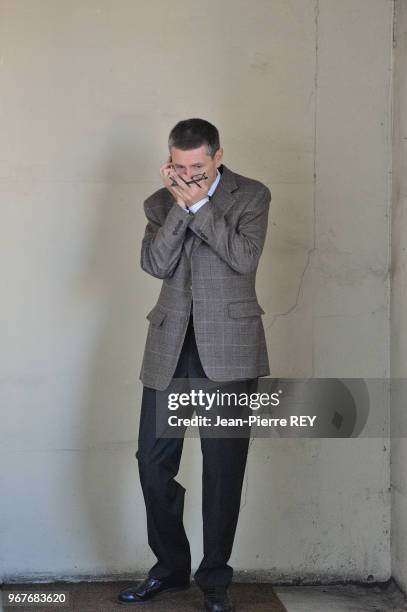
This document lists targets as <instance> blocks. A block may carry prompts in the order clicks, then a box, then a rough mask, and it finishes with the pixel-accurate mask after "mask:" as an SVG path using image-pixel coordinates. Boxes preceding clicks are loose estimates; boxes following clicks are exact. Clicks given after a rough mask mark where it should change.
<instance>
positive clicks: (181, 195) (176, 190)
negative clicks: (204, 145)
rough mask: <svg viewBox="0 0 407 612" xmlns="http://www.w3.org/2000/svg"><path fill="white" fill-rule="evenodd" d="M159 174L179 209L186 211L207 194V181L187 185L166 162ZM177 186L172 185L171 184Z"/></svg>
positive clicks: (169, 162) (169, 163) (168, 162)
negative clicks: (174, 183)
mask: <svg viewBox="0 0 407 612" xmlns="http://www.w3.org/2000/svg"><path fill="white" fill-rule="evenodd" d="M160 174H161V177H162V179H163V182H164V186H165V187H166V188H167V189H168V191H170V193H172V195H173V196H174V198H175V201H176V203H177V204H178V206H181V208H184V209H185V210H188V208H189V207H190V206H192V204H195V203H196V202H199V200H201V199H202V198H205V197H206V196H207V195H208V192H209V187H210V185H209V179H208V178H206V179H203V180H200V181H199V182H198V181H197V182H196V183H192V182H190V183H189V184H187V183H186V181H184V179H183V178H182V177H181V176H179V175H178V174H177V173H176V172H175V170H174V167H173V165H172V163H171V161H170V160H168V161H167V162H166V163H165V164H163V165H162V166H161V167H160ZM174 181H175V182H176V183H177V185H173V184H172V183H173V182H174Z"/></svg>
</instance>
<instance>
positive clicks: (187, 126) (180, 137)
mask: <svg viewBox="0 0 407 612" xmlns="http://www.w3.org/2000/svg"><path fill="white" fill-rule="evenodd" d="M202 145H206V146H207V150H208V155H210V156H211V157H212V159H213V157H214V156H215V153H216V151H217V150H218V149H219V147H220V143H219V132H218V130H217V129H216V127H215V126H214V125H212V123H209V121H205V119H197V118H194V119H184V120H183V121H179V122H178V123H177V124H176V125H175V126H174V127H173V128H172V130H171V132H170V135H169V137H168V149H169V151H170V152H171V147H175V148H176V149H181V150H182V151H188V150H189V149H199V147H201V146H202Z"/></svg>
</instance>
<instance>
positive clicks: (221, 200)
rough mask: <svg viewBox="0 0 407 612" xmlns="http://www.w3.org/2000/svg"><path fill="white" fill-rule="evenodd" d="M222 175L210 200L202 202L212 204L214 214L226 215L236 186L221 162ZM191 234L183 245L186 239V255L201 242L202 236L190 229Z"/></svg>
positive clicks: (232, 176) (230, 173)
mask: <svg viewBox="0 0 407 612" xmlns="http://www.w3.org/2000/svg"><path fill="white" fill-rule="evenodd" d="M220 170H221V174H222V177H221V179H220V181H219V183H218V186H217V187H216V189H215V192H214V194H213V196H211V199H210V202H207V203H206V204H204V206H212V207H213V209H214V211H213V212H214V214H216V215H221V216H223V215H226V213H227V211H228V210H229V208H230V207H231V206H232V205H233V204H234V202H235V200H234V197H233V196H232V192H233V191H235V189H237V188H238V185H237V183H236V179H235V175H234V173H233V172H232V171H231V170H229V168H228V167H227V166H225V165H224V164H221V166H220ZM191 234H193V236H192V239H191V240H190V239H189V238H188V239H185V241H184V245H185V244H186V242H187V241H188V248H189V252H188V253H187V254H188V257H190V256H191V254H192V253H193V252H194V251H195V250H196V249H197V248H198V247H199V245H200V244H201V242H202V238H200V237H199V236H197V235H196V234H195V232H193V231H192V230H191Z"/></svg>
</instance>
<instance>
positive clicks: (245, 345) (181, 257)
mask: <svg viewBox="0 0 407 612" xmlns="http://www.w3.org/2000/svg"><path fill="white" fill-rule="evenodd" d="M168 148H169V151H170V159H169V161H168V162H167V163H165V164H163V165H162V166H161V169H160V173H161V177H162V180H163V183H164V187H163V188H161V189H159V190H158V191H156V192H155V193H153V194H152V195H151V196H150V197H148V198H147V199H146V200H145V202H144V211H145V214H146V217H147V221H148V223H147V226H146V229H145V234H144V238H143V241H142V247H141V267H142V269H143V270H144V271H145V272H147V273H148V274H151V275H152V276H154V277H156V278H160V279H163V283H162V287H161V291H160V295H159V298H158V302H157V304H156V305H155V306H154V308H153V309H152V310H151V311H150V312H149V313H148V314H147V319H148V320H149V329H148V333H147V340H146V345H145V350H144V355H143V361H142V366H141V371H140V380H141V381H142V383H143V398H142V406H141V415H140V428H139V438H138V450H137V453H136V457H137V459H138V465H139V473H140V482H141V486H142V490H143V495H144V500H145V504H146V511H147V530H148V541H149V544H150V547H151V549H152V550H153V552H154V554H155V556H156V557H157V563H156V564H155V565H154V566H153V567H152V568H151V569H150V571H149V573H148V577H147V578H146V579H145V580H144V581H143V582H142V583H141V584H140V585H139V586H137V585H136V586H130V587H129V588H127V589H124V590H123V591H121V592H120V594H119V596H118V600H119V601H120V602H121V603H139V602H144V601H147V600H149V599H151V598H152V597H154V596H156V595H157V594H158V593H161V592H164V591H168V590H174V589H183V588H188V587H189V585H190V572H191V555H190V549H189V542H188V539H187V537H186V534H185V530H184V527H183V522H182V516H183V505H184V493H185V489H184V488H183V487H182V486H181V485H180V484H179V483H178V482H177V481H176V480H175V479H174V477H175V476H176V474H177V473H178V469H179V464H180V459H181V453H182V444H183V436H182V435H181V436H179V437H177V438H170V437H160V436H157V429H156V423H157V420H158V419H159V417H160V416H162V415H160V414H159V411H160V410H161V411H162V408H160V407H159V403H158V402H157V393H159V392H162V391H165V390H167V389H168V388H169V385H170V383H171V382H172V381H174V380H175V379H178V378H184V377H185V378H188V379H195V378H196V379H202V380H203V381H204V380H205V379H206V380H208V381H219V383H221V382H222V385H223V387H222V386H221V385H220V386H221V388H226V387H225V385H226V386H227V384H228V383H232V384H235V383H236V384H237V385H241V388H243V389H245V390H246V391H247V390H250V389H252V388H253V387H252V383H255V384H257V379H258V377H259V376H267V375H268V374H270V369H269V360H268V353H267V346H266V340H265V334H264V327H263V322H262V319H261V315H262V314H264V310H263V309H262V307H261V306H260V305H259V303H258V301H257V296H256V291H255V279H256V271H257V266H258V263H259V259H260V256H261V253H262V250H263V246H264V242H265V238H266V232H267V221H268V213H269V207H270V201H271V192H270V190H269V189H268V187H266V186H265V185H264V184H262V183H261V182H259V181H257V180H254V179H250V178H247V177H245V176H242V175H240V174H237V173H235V172H233V171H232V170H230V169H229V168H228V167H226V166H225V165H224V164H223V163H222V156H223V149H222V148H221V147H220V143H219V133H218V130H217V129H216V127H215V126H214V125H212V124H211V123H209V122H207V121H205V120H203V119H187V120H184V121H180V122H179V123H177V125H175V127H174V128H173V129H172V130H171V132H170V135H169V141H168ZM237 408H238V406H235V409H236V410H237ZM200 434H201V449H202V456H203V474H202V517H203V535H204V557H203V559H202V561H201V563H200V565H199V567H198V569H197V571H196V572H195V574H194V579H195V582H196V583H197V584H198V586H199V587H200V588H201V590H202V591H203V594H204V604H205V608H206V609H207V610H209V611H211V612H225V611H229V610H232V609H233V604H232V602H231V600H230V597H229V594H228V587H229V585H230V583H231V581H232V575H233V568H232V567H230V565H228V564H227V562H228V560H229V557H230V555H231V551H232V546H233V540H234V536H235V530H236V525H237V520H238V515H239V506H240V498H241V490H242V483H243V476H244V471H245V466H246V459H247V451H248V443H249V437H250V436H249V435H246V436H245V437H243V438H237V437H228V436H225V437H224V438H213V437H210V436H209V437H203V435H202V433H201V431H200Z"/></svg>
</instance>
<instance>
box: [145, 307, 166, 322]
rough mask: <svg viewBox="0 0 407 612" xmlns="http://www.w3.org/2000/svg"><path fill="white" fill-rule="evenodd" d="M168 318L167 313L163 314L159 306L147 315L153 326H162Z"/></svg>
mask: <svg viewBox="0 0 407 612" xmlns="http://www.w3.org/2000/svg"><path fill="white" fill-rule="evenodd" d="M166 316H167V313H166V312H163V311H162V310H160V309H159V308H158V306H154V308H153V309H152V310H150V312H149V313H148V315H146V318H147V319H148V320H149V321H151V323H152V324H153V325H161V323H162V322H163V321H164V319H165V317H166Z"/></svg>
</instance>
